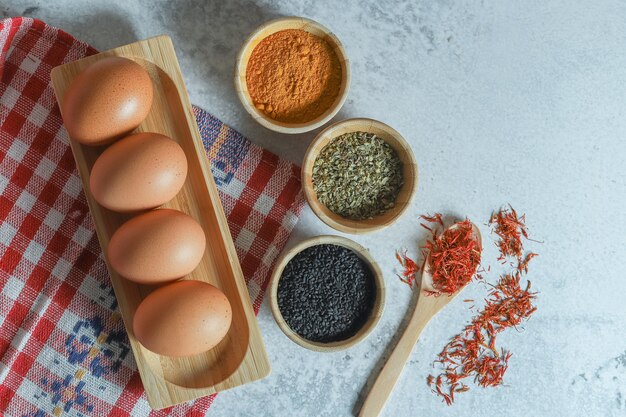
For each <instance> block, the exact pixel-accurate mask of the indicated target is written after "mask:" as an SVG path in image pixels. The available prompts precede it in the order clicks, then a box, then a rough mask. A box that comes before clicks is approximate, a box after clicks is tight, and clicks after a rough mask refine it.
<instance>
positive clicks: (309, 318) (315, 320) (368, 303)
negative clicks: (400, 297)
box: [277, 244, 376, 343]
mask: <svg viewBox="0 0 626 417" xmlns="http://www.w3.org/2000/svg"><path fill="white" fill-rule="evenodd" d="M277 295H278V308H279V309H280V312H281V314H282V316H283V318H284V320H285V321H286V322H287V324H288V325H289V327H290V328H291V329H292V330H293V331H294V332H296V333H297V334H299V335H300V336H301V337H303V338H305V339H308V340H310V341H313V342H322V343H328V342H337V341H341V340H346V339H348V338H350V337H351V336H354V335H355V334H356V333H357V332H358V331H359V329H360V328H361V327H362V326H363V325H364V324H365V322H366V321H367V319H368V318H369V316H370V314H371V312H372V309H373V308H374V299H375V296H376V291H375V287H374V276H373V274H372V271H371V269H370V268H369V266H368V265H367V264H366V263H365V261H363V260H362V259H361V258H360V257H359V256H358V255H357V254H356V253H354V252H353V251H352V250H350V249H348V248H344V247H343V246H338V245H328V244H324V245H316V246H312V247H309V248H307V249H305V250H303V251H302V252H300V253H298V254H297V255H296V256H294V257H293V258H292V259H291V260H290V261H289V262H288V263H287V265H286V266H285V269H284V270H283V273H282V276H281V278H280V281H279V282H278V293H277Z"/></svg>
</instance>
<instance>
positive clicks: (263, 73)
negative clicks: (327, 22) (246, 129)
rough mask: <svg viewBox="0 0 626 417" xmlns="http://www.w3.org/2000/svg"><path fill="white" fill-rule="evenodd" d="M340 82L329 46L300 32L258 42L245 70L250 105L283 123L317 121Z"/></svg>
mask: <svg viewBox="0 0 626 417" xmlns="http://www.w3.org/2000/svg"><path fill="white" fill-rule="evenodd" d="M341 82H342V70H341V63H340V61H339V57H338V56H337V54H336V53H335V51H334V50H333V48H332V47H331V45H330V44H329V43H328V42H327V41H325V40H324V39H322V38H320V37H318V36H315V35H313V34H311V33H309V32H306V31H304V30H301V29H287V30H281V31H278V32H275V33H273V34H271V35H269V36H267V37H266V38H264V39H263V40H262V41H261V42H260V43H259V44H258V45H257V46H256V47H255V48H254V50H253V51H252V54H251V56H250V60H249V61H248V66H247V68H246V84H247V88H248V93H249V94H250V97H251V98H252V101H253V103H254V106H255V107H256V108H257V109H258V110H260V111H262V112H263V113H264V114H265V115H267V116H268V117H270V118H271V119H274V120H276V121H279V122H283V123H293V124H298V123H307V122H310V121H312V120H314V119H316V118H318V117H320V116H321V115H322V114H324V113H325V112H326V111H327V110H328V109H329V108H330V107H331V106H332V105H333V104H334V103H335V100H336V99H337V97H338V95H339V91H340V88H341Z"/></svg>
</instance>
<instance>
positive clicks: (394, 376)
mask: <svg viewBox="0 0 626 417" xmlns="http://www.w3.org/2000/svg"><path fill="white" fill-rule="evenodd" d="M424 298H429V297H420V299H419V300H418V302H417V305H416V306H415V311H413V315H412V316H411V319H410V320H409V324H408V325H407V327H406V329H405V330H404V334H403V335H402V337H401V338H400V341H398V344H397V345H396V347H395V348H394V349H393V352H391V356H389V358H388V359H387V362H386V363H385V366H384V367H383V369H382V370H381V371H380V373H379V374H378V377H377V378H376V381H375V382H374V385H373V386H372V388H371V389H370V392H369V394H368V395H367V398H366V399H365V402H364V403H363V407H361V411H360V412H359V417H376V416H378V415H379V414H380V412H381V411H382V410H383V407H384V406H385V403H386V402H387V399H388V398H389V396H390V395H391V391H393V387H394V386H395V385H396V382H398V379H399V378H400V375H401V374H402V369H404V365H405V364H406V362H407V360H408V359H409V356H410V355H411V351H412V350H413V347H414V346H415V344H416V343H417V340H418V339H419V337H420V334H421V333H422V330H424V328H425V327H426V325H427V324H428V322H429V321H430V319H431V318H432V316H433V314H432V313H433V312H432V306H431V305H430V304H431V303H430V302H428V301H426V300H424Z"/></svg>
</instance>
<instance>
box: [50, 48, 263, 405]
mask: <svg viewBox="0 0 626 417" xmlns="http://www.w3.org/2000/svg"><path fill="white" fill-rule="evenodd" d="M108 56H121V57H126V58H130V59H132V60H134V61H135V62H137V63H139V64H140V65H141V66H143V67H144V68H145V69H146V70H147V71H148V73H149V74H150V76H151V78H152V82H153V83H154V101H153V103H152V108H151V110H150V113H149V114H148V117H147V118H146V120H144V121H143V123H142V124H141V125H140V126H139V128H138V129H137V131H140V132H158V133H161V134H164V135H167V136H169V137H171V138H173V139H175V140H176V141H177V142H178V143H179V144H180V146H181V147H182V148H183V150H184V151H185V155H186V156H187V161H188V175H187V180H186V182H185V185H184V186H183V188H182V190H181V191H180V192H179V193H178V195H177V196H176V198H174V199H173V200H172V201H170V202H169V203H167V204H165V205H164V207H169V208H173V209H177V210H180V211H183V212H185V213H187V214H189V215H190V216H192V217H193V218H194V219H196V220H197V221H198V222H199V223H200V225H201V226H202V227H203V229H204V231H205V234H206V236H207V248H206V251H205V253H204V257H203V258H202V262H201V263H200V265H199V266H198V267H197V268H196V269H195V271H194V272H193V273H192V274H191V275H189V276H187V277H186V278H185V279H192V280H198V281H205V282H208V283H211V284H213V285H215V286H216V287H218V288H219V289H221V290H222V291H223V292H224V294H226V296H227V297H228V299H229V300H230V303H231V305H232V309H233V320H232V325H231V327H230V330H229V332H228V334H227V335H226V337H225V338H224V340H223V341H222V342H221V343H220V344H219V345H218V346H216V347H215V348H213V349H211V350H209V351H207V352H205V353H202V354H199V355H195V356H190V357H183V358H173V357H168V356H161V355H157V354H155V353H153V352H151V351H149V350H147V349H145V348H144V347H143V346H142V345H141V344H140V343H139V342H138V341H137V339H135V335H134V334H133V328H132V318H133V314H134V313H135V310H136V308H137V306H138V305H139V303H140V302H141V300H142V299H143V297H144V296H145V295H147V294H148V293H149V291H150V288H149V287H146V286H142V285H138V284H134V283H132V282H130V281H128V280H126V279H123V278H122V277H120V276H119V275H118V274H116V273H115V271H113V269H111V267H110V265H108V264H107V267H108V269H109V274H110V275H111V283H112V284H113V288H114V290H115V295H116V296H117V300H118V303H119V306H120V310H121V313H122V317H123V318H124V324H125V325H126V331H127V332H128V338H129V340H130V344H131V347H132V349H133V354H134V355H135V361H136V362H137V367H138V368H139V373H140V375H141V380H142V381H143V385H144V388H145V389H146V393H147V396H148V402H149V403H150V406H152V407H153V408H155V409H159V408H164V407H168V406H171V405H174V404H178V403H180V402H184V401H189V400H193V399H195V398H198V397H203V396H205V395H210V394H213V393H216V392H218V391H222V390H225V389H229V388H233V387H235V386H238V385H242V384H245V383H247V382H250V381H254V380H257V379H260V378H263V377H265V376H267V375H268V374H269V372H270V365H269V361H268V358H267V353H266V352H265V347H264V345H263V341H262V339H261V334H260V332H259V328H258V324H257V321H256V317H255V316H254V310H253V309H252V305H251V303H250V296H249V294H248V289H247V287H246V283H245V280H244V278H243V274H242V272H241V267H240V265H239V262H238V259H237V254H236V252H235V247H234V245H233V240H232V237H231V235H230V231H229V229H228V224H227V222H226V216H225V215H224V211H223V209H222V205H221V203H220V199H219V195H218V193H217V188H216V187H215V183H214V181H213V176H212V174H211V169H210V165H209V161H208V159H207V157H206V154H205V151H204V147H203V145H202V140H201V138H200V133H199V132H198V127H197V125H196V121H195V118H194V115H193V112H192V108H191V104H190V103H189V97H188V95H187V90H186V89H185V85H184V83H183V78H182V76H181V73H180V68H179V66H178V61H177V59H176V55H175V53H174V46H173V45H172V41H171V39H170V38H169V37H167V36H158V37H155V38H151V39H148V40H145V41H140V42H135V43H132V44H130V45H126V46H121V47H119V48H115V49H112V50H110V51H106V52H103V53H100V54H98V55H94V56H90V57H87V58H84V59H80V60H78V61H74V62H70V63H68V64H65V65H61V66H59V67H56V68H54V69H53V70H52V82H53V86H54V90H55V93H56V96H57V101H58V102H59V103H61V102H62V101H63V97H64V95H65V92H66V91H67V88H68V86H69V85H70V83H71V82H72V80H73V79H74V77H76V75H77V74H78V73H79V72H80V71H81V70H82V69H84V68H85V67H87V66H88V65H89V64H91V63H93V62H95V61H98V60H100V59H103V58H105V57H108ZM70 144H71V146H72V151H73V153H74V159H75V160H76V165H77V166H78V171H79V173H80V177H81V179H82V181H83V188H84V190H85V195H86V197H87V202H88V203H89V209H90V211H91V215H92V217H93V219H94V223H95V225H96V231H97V234H98V240H99V241H100V246H102V250H103V251H104V253H106V249H107V246H108V244H109V239H110V238H111V235H112V234H113V232H114V231H115V230H116V229H117V228H118V226H119V225H120V224H122V223H123V222H124V221H125V220H127V219H128V218H129V217H130V216H128V215H123V214H119V213H115V212H113V211H109V210H107V209H105V208H103V207H101V206H100V205H99V204H98V203H96V202H95V200H94V199H93V197H92V195H91V193H90V191H89V173H90V171H91V167H92V166H93V163H94V161H95V160H96V158H97V157H98V155H99V154H100V153H102V151H103V150H104V149H105V147H89V146H84V145H81V144H79V143H78V142H75V141H70ZM173 342H174V343H176V342H175V341H173Z"/></svg>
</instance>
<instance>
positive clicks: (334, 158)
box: [313, 132, 404, 220]
mask: <svg viewBox="0 0 626 417" xmlns="http://www.w3.org/2000/svg"><path fill="white" fill-rule="evenodd" d="M403 184H404V180H403V176H402V162H401V161H400V158H398V154H397V153H396V151H395V150H394V149H393V148H392V147H391V146H389V144H388V143H387V142H385V141H384V140H383V139H381V138H380V137H378V136H376V135H374V134H371V133H366V132H351V133H346V134H344V135H341V136H338V137H336V138H334V139H333V140H331V141H330V142H329V143H328V144H327V145H326V146H324V148H322V151H321V152H320V153H319V155H318V156H317V158H316V159H315V162H314V164H313V189H314V190H315V193H316V194H317V199H318V200H319V201H320V203H322V204H324V205H325V206H326V207H328V209H329V210H331V211H332V212H333V213H335V214H338V215H340V216H342V217H345V218H348V219H351V220H364V219H371V218H373V217H374V216H377V215H379V214H382V213H384V212H385V211H387V210H389V209H390V208H392V207H393V206H394V205H395V201H396V197H397V196H398V193H399V192H400V189H401V188H402V185H403Z"/></svg>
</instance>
